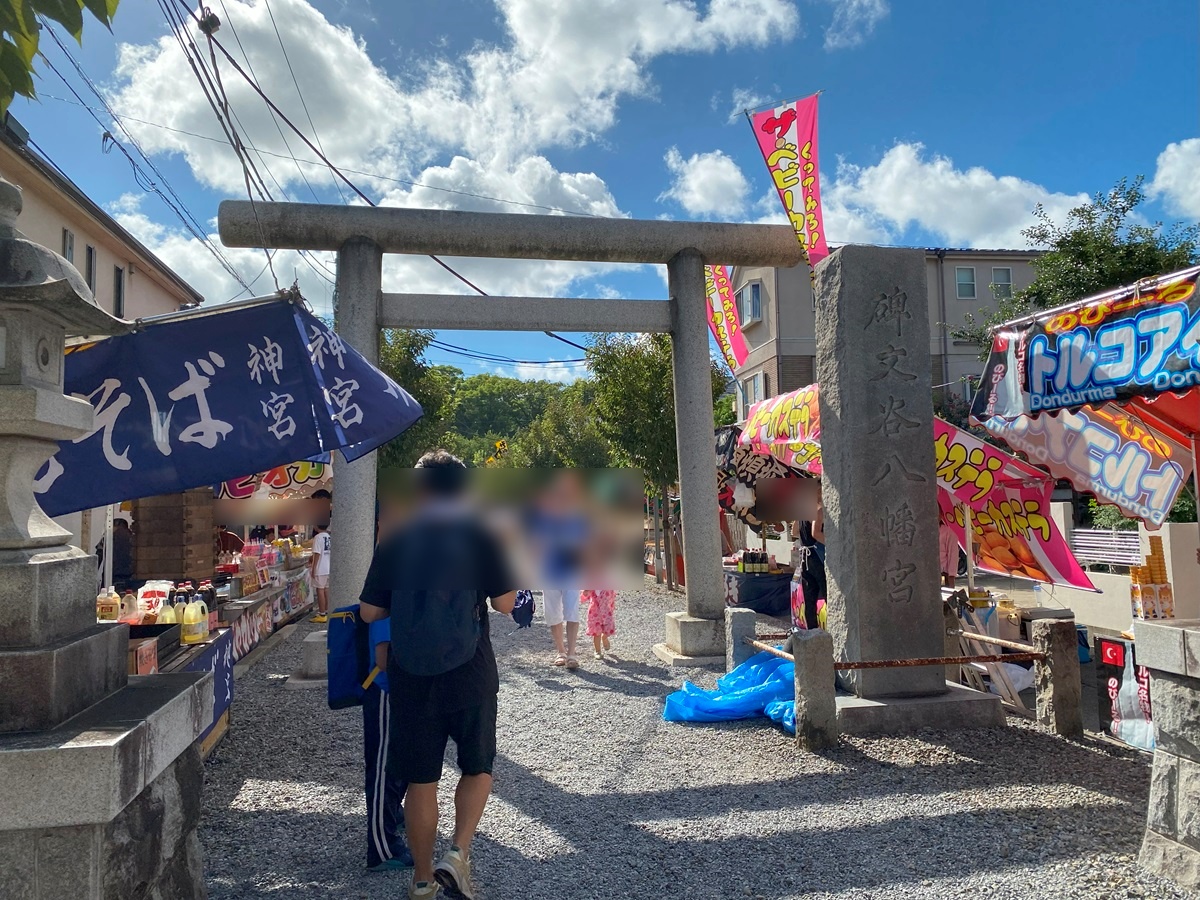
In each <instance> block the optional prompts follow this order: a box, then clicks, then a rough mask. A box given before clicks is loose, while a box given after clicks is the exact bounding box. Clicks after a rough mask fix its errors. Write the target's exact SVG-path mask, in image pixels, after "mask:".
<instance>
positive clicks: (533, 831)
mask: <svg viewBox="0 0 1200 900" xmlns="http://www.w3.org/2000/svg"><path fill="white" fill-rule="evenodd" d="M679 606H680V599H679V598H678V597H673V596H668V595H667V594H666V592H665V591H663V590H661V589H659V588H656V587H654V586H648V587H647V588H646V589H644V590H641V591H637V592H629V593H626V594H623V595H622V596H621V598H620V600H619V601H618V610H617V620H618V627H619V628H620V629H621V634H619V635H618V636H617V638H616V639H615V641H614V650H615V653H616V659H615V660H614V661H611V662H608V663H598V662H593V661H592V660H591V659H590V655H589V656H588V657H587V658H586V661H585V664H584V668H582V669H581V670H579V671H578V672H576V673H568V672H565V671H563V670H557V669H552V668H551V667H549V666H548V665H547V663H548V662H549V659H550V654H549V652H548V651H549V648H550V646H551V642H550V638H549V634H548V633H547V631H546V629H545V627H544V625H542V624H541V622H540V621H535V623H534V628H533V629H532V630H524V631H521V632H519V633H517V634H513V635H511V636H509V635H506V634H505V631H506V630H507V629H506V628H505V625H506V624H508V623H507V620H504V619H501V618H499V617H496V618H494V619H493V629H494V631H495V634H494V640H495V645H496V649H497V654H498V656H499V657H500V666H501V678H502V681H503V689H502V694H501V699H500V719H501V722H500V735H499V744H500V758H499V759H498V760H497V765H496V776H497V785H496V795H495V797H494V798H493V800H492V802H491V805H490V806H489V808H488V812H487V814H486V815H485V817H484V820H483V824H482V827H481V834H480V836H479V838H478V839H477V843H476V847H475V864H476V879H477V884H478V885H479V892H478V894H479V896H480V897H481V898H486V900H515V898H532V900H559V898H562V900H568V898H570V900H575V898H613V897H638V898H658V897H663V898H667V897H669V898H686V900H708V898H727V897H733V898H742V897H749V898H772V900H775V898H790V897H806V898H835V897H836V898H849V897H855V898H860V897H861V898H873V897H936V898H943V897H946V898H948V897H971V898H978V897H995V898H1026V897H1035V896H1037V897H1054V898H1067V897H1070V898H1089V900H1099V898H1126V897H1153V898H1183V897H1189V896H1192V895H1190V894H1187V893H1185V892H1182V891H1179V890H1177V889H1175V888H1173V887H1172V886H1171V885H1169V884H1167V883H1165V882H1162V881H1159V880H1157V879H1153V878H1150V877H1149V876H1144V875H1142V874H1140V873H1139V872H1138V871H1137V868H1136V857H1137V850H1138V847H1139V845H1140V841H1141V834H1142V827H1143V823H1144V821H1145V812H1146V810H1145V803H1146V796H1147V793H1148V784H1149V766H1148V763H1147V760H1146V759H1145V758H1144V757H1142V756H1140V755H1138V754H1134V753H1132V752H1130V753H1125V752H1122V751H1120V750H1116V749H1113V748H1111V747H1108V746H1106V745H1102V744H1098V743H1094V742H1088V743H1083V744H1075V743H1069V742H1066V741H1063V740H1060V739H1058V738H1055V737H1053V736H1051V735H1048V734H1046V733H1044V732H1042V731H1039V730H1038V729H1036V728H1035V727H1033V726H1031V725H1029V724H1027V723H1025V722H1023V721H1017V720H1015V719H1014V720H1010V725H1011V726H1012V727H1010V728H1008V729H1006V730H1004V731H987V732H957V733H949V734H940V733H926V734H923V735H921V736H920V737H915V738H907V739H877V740H865V739H857V738H855V739H846V740H844V741H843V743H842V745H841V746H840V747H839V748H838V749H837V750H835V751H832V752H828V753H824V754H821V755H812V754H804V755H798V754H797V753H796V751H795V750H794V748H793V746H792V744H791V742H790V740H789V739H788V738H787V736H785V735H784V734H782V733H781V732H779V731H777V730H776V729H775V728H774V727H773V726H772V725H770V724H769V723H765V722H763V723H758V722H754V723H738V724H733V725H725V726H717V727H714V726H703V727H701V726H685V725H676V724H671V723H667V722H664V721H662V698H663V697H664V696H665V695H666V694H667V693H668V692H670V691H671V690H674V689H675V688H676V687H678V685H679V683H680V681H681V679H682V676H681V675H680V674H678V673H672V672H671V671H669V670H667V669H666V668H664V667H662V666H660V665H659V664H658V663H657V662H656V661H654V660H653V658H652V656H651V655H650V654H649V651H648V648H649V646H650V645H651V644H652V643H653V642H654V641H656V640H659V639H661V635H662V616H663V613H664V612H665V611H667V610H669V609H672V608H679ZM315 627H316V626H311V625H305V626H302V627H301V628H298V629H296V631H295V632H294V633H293V634H292V635H291V636H290V637H289V639H287V640H286V641H285V642H283V643H281V644H280V645H279V646H277V647H276V648H275V649H274V650H272V651H271V652H270V654H269V655H267V656H266V658H265V659H264V660H263V661H262V662H261V663H259V664H258V665H257V666H255V667H254V668H253V669H251V670H250V672H249V673H248V674H247V675H246V677H244V678H243V679H242V680H240V681H239V682H238V683H237V686H236V689H235V703H234V715H235V720H234V723H233V729H232V731H231V733H230V735H229V737H228V738H227V739H226V740H225V742H224V743H223V744H222V746H221V747H220V748H219V749H218V750H217V752H216V753H215V754H214V755H213V757H212V758H211V759H210V761H209V763H208V769H207V771H208V784H207V786H206V790H205V798H204V821H203V833H202V839H203V841H204V848H205V853H206V864H207V869H208V884H209V891H210V896H211V897H212V898H213V900H222V898H239V900H240V898H254V897H270V898H278V900H285V898H311V897H338V898H342V900H351V898H389V900H391V898H397V897H405V896H407V894H406V888H407V883H408V876H407V874H406V873H396V874H382V875H376V874H369V873H367V872H365V871H364V869H363V866H364V853H365V845H364V841H365V834H364V828H365V824H364V816H365V803H364V799H363V792H362V786H361V767H362V756H361V739H362V731H361V719H360V716H359V714H358V712H357V710H346V711H340V712H332V711H330V710H329V709H328V708H327V707H326V705H325V697H324V693H323V692H322V691H311V690H310V691H291V690H286V689H285V688H284V687H283V682H284V679H285V678H286V677H287V675H288V674H290V673H291V672H292V671H293V670H294V669H295V668H297V667H298V665H299V661H300V641H301V640H302V639H303V637H304V635H305V634H306V633H308V631H310V630H312V629H314V628H315ZM692 674H693V677H695V678H696V679H698V680H699V681H700V682H701V683H702V684H704V685H705V686H711V682H712V679H713V677H714V676H713V675H712V674H701V673H692ZM447 800H448V797H447ZM448 808H449V804H448V803H447V804H446V805H445V807H444V811H443V830H444V831H445V829H446V827H447V819H446V815H445V812H446V810H448Z"/></svg>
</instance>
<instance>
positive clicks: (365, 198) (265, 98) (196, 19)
mask: <svg viewBox="0 0 1200 900" xmlns="http://www.w3.org/2000/svg"><path fill="white" fill-rule="evenodd" d="M169 2H170V0H159V5H160V6H162V5H164V4H167V3H169ZM177 2H178V4H179V5H180V6H181V7H182V8H183V9H184V10H186V12H187V14H188V15H189V16H190V17H191V18H192V20H193V21H194V22H195V23H196V25H197V27H199V28H200V29H201V31H202V32H205V33H206V35H207V37H208V41H209V47H210V49H211V48H214V47H215V48H216V49H218V50H220V51H221V54H222V55H223V56H224V57H225V59H226V60H228V61H229V64H230V65H232V66H233V68H234V69H235V70H236V71H237V72H238V74H239V75H241V76H242V78H243V79H244V80H245V81H246V83H247V84H248V85H250V87H251V88H252V89H253V90H254V91H255V93H257V94H258V95H259V96H260V97H261V98H262V99H263V102H264V103H266V104H267V106H268V107H269V108H270V109H271V110H272V111H274V112H275V113H276V114H278V116H279V117H280V118H281V119H282V120H283V121H284V123H286V124H287V126H288V127H289V128H291V129H292V131H294V132H295V133H296V134H297V135H299V137H300V139H301V140H303V141H304V143H305V144H306V145H307V146H308V148H309V149H310V150H311V151H313V153H315V154H317V156H318V157H319V158H320V159H321V161H322V162H323V163H325V165H327V166H328V167H329V168H330V170H331V171H332V172H334V173H335V174H336V175H337V176H338V177H339V178H340V179H341V180H342V181H343V182H344V183H345V184H346V186H347V187H349V188H350V189H351V190H352V191H354V193H356V194H357V195H358V196H359V197H361V198H362V200H363V201H364V202H365V203H367V204H368V205H370V206H372V207H374V206H378V204H377V203H376V202H375V201H374V200H372V199H371V198H370V197H368V196H367V195H366V194H365V193H363V192H362V191H361V190H360V189H359V188H358V186H357V185H355V184H354V183H353V182H352V181H351V180H350V179H349V178H347V177H346V176H345V174H343V173H342V172H341V170H340V169H338V168H337V166H335V165H334V164H333V163H332V162H331V161H330V160H329V157H328V156H326V155H325V152H324V151H323V150H322V149H321V148H320V147H317V146H316V145H314V144H313V142H312V141H310V140H309V139H308V136H307V135H305V134H304V132H303V131H301V130H300V129H299V128H297V127H296V125H295V123H293V122H292V120H291V119H289V118H288V117H287V115H286V114H285V113H284V112H283V110H281V109H280V108H279V107H278V106H277V105H276V104H275V102H274V101H273V100H271V98H270V97H268V96H267V94H266V92H265V91H264V90H263V89H262V88H261V87H260V86H259V84H258V82H257V81H256V80H255V79H254V78H252V77H251V76H250V75H248V74H247V72H246V70H245V69H243V68H242V67H241V65H240V64H239V63H238V61H237V60H236V59H235V58H234V57H233V55H232V54H231V53H230V52H229V51H228V50H227V49H226V48H225V46H224V45H223V44H222V43H221V42H220V41H218V40H217V39H216V37H215V36H214V35H212V34H209V33H208V32H207V31H205V28H204V25H203V23H202V21H201V19H200V18H199V17H198V16H197V15H196V13H195V12H194V11H193V10H192V9H191V8H190V7H189V6H188V5H187V2H186V0H177ZM168 18H169V17H168ZM184 30H186V26H184ZM214 65H215V60H214ZM297 89H299V86H297ZM253 202H254V201H253V198H251V204H253ZM430 258H431V259H433V260H434V261H435V262H436V263H437V264H438V265H440V266H441V267H442V268H444V269H446V270H447V271H448V272H450V273H451V274H453V275H454V276H455V277H456V278H458V279H459V280H460V281H462V282H463V283H464V284H466V285H467V286H468V287H470V288H472V289H473V290H475V291H476V292H477V293H478V294H480V295H481V296H484V297H486V296H488V294H487V292H486V291H484V290H483V289H481V288H480V287H478V286H477V285H475V284H472V283H471V282H470V281H468V280H467V279H466V278H465V277H464V276H462V275H461V274H459V273H458V272H456V271H455V270H454V269H453V268H451V267H450V266H449V265H447V264H446V263H445V262H443V261H442V260H440V259H438V258H437V257H436V256H433V255H432V254H430ZM543 334H546V335H547V336H549V337H552V338H554V339H555V340H557V341H562V342H563V343H564V344H569V345H570V346H572V347H575V348H576V349H578V350H584V351H586V350H587V348H586V347H584V346H583V345H581V344H577V343H575V342H574V341H571V340H567V339H566V338H564V337H561V336H560V335H557V334H555V333H554V332H552V331H545V332H543Z"/></svg>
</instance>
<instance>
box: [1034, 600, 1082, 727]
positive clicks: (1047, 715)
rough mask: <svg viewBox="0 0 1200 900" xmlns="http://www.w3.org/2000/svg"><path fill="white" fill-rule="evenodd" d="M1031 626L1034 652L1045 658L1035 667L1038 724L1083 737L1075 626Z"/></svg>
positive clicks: (1037, 622) (1043, 621)
mask: <svg viewBox="0 0 1200 900" xmlns="http://www.w3.org/2000/svg"><path fill="white" fill-rule="evenodd" d="M1032 626H1033V627H1032V632H1033V646H1034V649H1035V650H1037V651H1038V652H1039V653H1044V654H1045V655H1046V658H1045V659H1044V660H1042V661H1040V662H1038V663H1037V665H1036V667H1035V669H1036V679H1037V684H1036V687H1037V718H1038V723H1039V724H1040V725H1043V726H1045V727H1046V728H1049V729H1050V730H1051V731H1053V732H1054V733H1055V734H1061V735H1064V736H1066V737H1082V736H1083V686H1082V682H1081V681H1080V675H1079V637H1078V632H1077V631H1076V629H1075V622H1074V620H1071V619H1068V620H1065V621H1060V620H1056V619H1038V620H1035V621H1034V622H1033V623H1032Z"/></svg>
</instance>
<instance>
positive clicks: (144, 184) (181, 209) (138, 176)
mask: <svg viewBox="0 0 1200 900" xmlns="http://www.w3.org/2000/svg"><path fill="white" fill-rule="evenodd" d="M42 27H43V30H44V31H46V32H48V33H49V34H50V36H51V38H52V39H53V40H54V43H55V44H57V45H58V48H59V50H61V51H62V53H63V55H64V56H65V57H66V58H67V60H68V61H69V62H70V63H71V65H72V66H73V67H74V69H75V71H76V73H77V74H78V75H79V77H80V78H81V79H82V80H83V81H84V83H85V84H87V86H88V87H89V88H90V89H91V91H92V93H93V94H95V95H96V97H97V99H98V100H99V101H100V102H101V104H103V106H104V107H105V110H106V111H107V112H108V113H109V114H110V115H112V111H111V109H109V108H108V102H107V101H106V100H105V99H104V96H103V95H102V94H101V93H100V91H99V89H98V88H97V87H96V85H95V83H94V82H93V81H92V80H91V79H90V78H89V77H88V75H87V73H86V72H85V71H84V70H83V67H82V66H81V65H80V64H79V63H78V62H77V61H76V59H75V58H74V57H73V56H72V55H71V53H70V52H69V51H68V50H67V48H66V47H65V46H64V45H63V42H62V41H61V40H59V38H58V35H57V34H56V33H55V31H54V29H53V28H52V27H50V25H49V23H47V22H46V21H45V19H43V20H42ZM39 56H40V57H41V59H42V61H43V62H45V63H46V65H47V66H48V67H49V68H50V70H51V71H52V72H54V74H55V75H57V76H58V78H59V80H60V81H61V82H62V83H63V85H65V86H66V88H67V90H68V91H70V92H71V94H72V95H73V96H74V97H75V99H76V100H77V101H78V102H79V105H80V106H82V107H83V108H84V109H86V110H88V112H89V113H90V114H91V116H92V118H93V119H94V120H95V122H96V124H97V125H99V126H100V127H101V128H103V129H105V130H104V136H105V139H106V140H108V141H111V142H112V144H113V146H115V147H117V149H119V150H120V151H121V154H122V155H123V156H124V157H125V159H126V160H127V161H128V163H129V165H130V168H131V169H132V171H133V175H134V180H135V181H136V182H137V184H138V186H139V187H141V188H143V189H144V190H146V191H148V192H151V193H154V194H155V195H157V196H158V197H159V199H160V200H162V201H163V203H165V204H166V205H167V206H168V207H169V208H170V209H171V211H172V212H174V213H175V215H176V216H178V217H179V219H180V221H182V222H183V224H184V227H185V228H186V229H187V230H188V232H189V233H191V235H192V236H193V237H194V238H196V240H198V241H199V242H200V244H201V245H202V246H204V247H205V248H206V249H207V250H208V251H209V252H210V253H211V254H212V255H213V257H214V258H215V259H216V260H217V262H219V263H220V264H221V267H222V268H223V269H224V270H225V271H226V272H227V273H228V274H229V275H230V276H231V277H232V278H233V279H234V280H235V281H237V282H238V284H240V285H242V287H244V288H246V289H247V290H249V285H247V284H246V281H245V279H244V278H243V277H242V275H241V273H239V272H238V271H237V269H235V268H234V266H233V264H232V263H231V262H229V260H228V259H227V258H226V257H225V255H224V254H223V253H222V252H221V251H220V249H218V248H217V246H216V245H215V244H214V243H213V242H212V240H211V239H210V238H209V237H208V235H207V234H206V233H205V231H204V227H203V226H202V225H201V224H200V223H199V220H197V219H196V217H195V215H194V214H193V213H192V212H191V211H190V210H189V209H188V208H187V204H185V203H184V202H183V199H182V198H181V197H180V196H179V195H178V193H176V191H175V189H174V188H173V187H172V186H171V183H170V182H169V181H168V180H167V179H166V177H165V176H164V175H163V174H162V172H161V171H159V169H158V167H157V166H156V165H155V164H154V162H153V160H151V159H150V157H149V156H148V155H147V154H146V152H145V151H144V150H143V149H142V147H141V145H140V144H139V143H138V142H137V140H136V139H135V138H134V137H133V135H131V134H130V133H129V132H128V130H126V129H125V128H124V127H123V126H121V123H120V122H119V121H117V117H116V116H112V118H113V120H114V121H116V124H117V126H118V127H120V128H121V131H122V132H123V133H124V135H125V137H126V139H127V140H128V141H129V142H130V143H131V144H132V145H133V147H134V149H136V150H137V152H138V155H139V156H141V158H142V159H143V160H145V162H146V165H147V166H149V167H150V170H151V171H152V172H154V174H155V175H157V176H158V179H159V181H160V182H161V183H162V184H163V186H164V187H165V188H166V189H167V191H168V192H169V194H170V197H168V196H167V194H165V193H163V191H162V189H161V188H159V187H158V185H157V184H156V183H155V182H154V181H153V180H151V179H149V178H147V177H146V176H145V174H144V173H142V171H141V168H140V166H139V165H138V163H137V161H136V160H134V159H133V157H132V156H130V154H129V151H128V150H126V149H125V147H124V145H123V144H122V143H121V142H120V141H119V140H117V138H115V137H114V136H113V135H112V134H111V133H110V132H109V131H108V130H107V128H106V126H105V124H104V122H102V121H101V120H100V118H99V116H97V115H96V111H95V110H93V109H92V107H90V106H88V105H87V104H86V103H84V102H83V98H82V97H80V96H79V93H78V91H76V90H75V87H74V85H72V84H71V83H70V81H68V80H67V78H66V76H64V75H63V74H62V72H60V71H59V70H58V68H57V67H56V66H55V65H54V63H53V62H52V61H51V60H50V59H49V58H48V57H47V56H46V55H45V54H44V53H39ZM55 168H59V167H58V166H57V165H56V166H55ZM59 171H62V170H61V168H60V169H59ZM172 198H173V199H172Z"/></svg>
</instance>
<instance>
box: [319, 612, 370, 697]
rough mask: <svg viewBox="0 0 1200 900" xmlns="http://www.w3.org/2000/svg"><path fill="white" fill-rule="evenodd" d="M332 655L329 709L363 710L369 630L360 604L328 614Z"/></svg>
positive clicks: (327, 637)
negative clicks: (358, 707)
mask: <svg viewBox="0 0 1200 900" xmlns="http://www.w3.org/2000/svg"><path fill="white" fill-rule="evenodd" d="M325 643H326V648H327V652H328V654H329V657H328V661H327V664H326V668H327V670H328V679H329V708H330V709H348V708H349V707H351V706H362V702H363V695H364V694H365V693H366V691H365V689H364V688H363V682H364V681H366V680H367V678H368V677H369V676H370V673H371V668H372V665H371V647H370V630H369V628H368V626H367V623H365V622H364V621H363V620H362V618H361V616H360V615H359V610H358V604H357V603H356V604H354V605H353V606H343V607H341V608H340V609H335V610H334V611H333V612H332V613H330V614H329V624H328V626H327V631H326V639H325Z"/></svg>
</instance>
